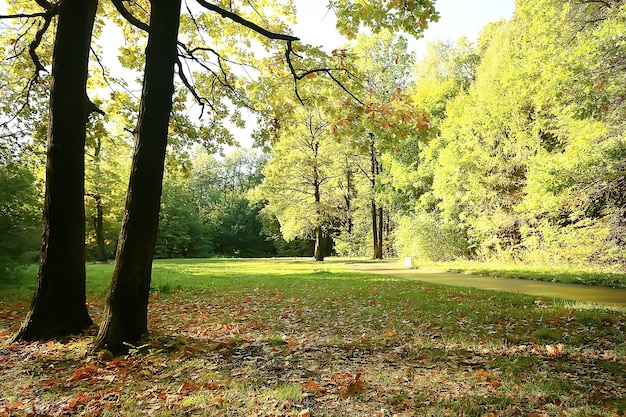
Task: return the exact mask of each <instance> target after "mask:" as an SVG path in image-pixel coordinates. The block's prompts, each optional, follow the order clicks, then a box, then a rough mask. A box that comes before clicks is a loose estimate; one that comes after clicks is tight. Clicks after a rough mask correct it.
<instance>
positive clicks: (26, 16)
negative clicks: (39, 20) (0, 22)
mask: <svg viewBox="0 0 626 417" xmlns="http://www.w3.org/2000/svg"><path fill="white" fill-rule="evenodd" d="M47 14H48V12H39V13H17V14H6V15H0V19H31V18H34V17H44V18H45V17H46V16H47Z"/></svg>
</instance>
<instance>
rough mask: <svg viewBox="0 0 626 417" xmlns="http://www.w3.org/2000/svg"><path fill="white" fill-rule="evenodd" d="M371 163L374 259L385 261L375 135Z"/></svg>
mask: <svg viewBox="0 0 626 417" xmlns="http://www.w3.org/2000/svg"><path fill="white" fill-rule="evenodd" d="M370 162H371V167H370V170H371V172H370V175H371V178H370V183H371V187H372V189H371V192H372V209H371V213H372V242H373V249H374V254H373V256H372V258H373V259H383V242H382V224H381V223H380V222H379V218H380V217H382V216H380V212H379V209H378V208H377V207H376V177H377V176H378V174H379V172H380V170H379V163H378V157H377V152H376V145H375V141H374V134H373V133H370ZM381 210H382V209H381Z"/></svg>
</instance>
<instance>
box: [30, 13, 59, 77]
mask: <svg viewBox="0 0 626 417" xmlns="http://www.w3.org/2000/svg"><path fill="white" fill-rule="evenodd" d="M58 13H59V11H58V8H57V7H56V6H51V8H50V9H49V10H48V11H47V12H46V13H45V15H44V16H43V18H44V21H43V25H42V26H40V27H39V30H37V33H36V34H35V39H33V41H32V42H31V43H30V45H28V54H29V55H30V59H31V60H32V61H33V64H34V65H35V74H36V76H39V73H40V72H42V71H43V72H46V68H45V67H44V66H43V64H42V63H41V61H40V60H39V57H38V56H37V48H38V47H39V45H40V44H41V41H42V39H43V35H45V33H46V31H47V30H48V28H49V27H50V24H51V23H52V18H53V17H54V16H56V15H57V14H58Z"/></svg>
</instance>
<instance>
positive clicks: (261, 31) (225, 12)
mask: <svg viewBox="0 0 626 417" xmlns="http://www.w3.org/2000/svg"><path fill="white" fill-rule="evenodd" d="M118 1H119V0H118ZM196 1H197V2H198V4H200V5H201V6H202V7H204V8H206V9H208V10H211V11H213V12H216V13H217V14H219V15H220V16H222V17H223V18H227V19H230V20H232V21H233V22H235V23H239V24H240V25H243V26H245V27H247V28H248V29H252V30H253V31H255V32H257V33H258V34H260V35H263V36H265V37H266V38H269V39H275V40H279V41H298V40H300V39H299V38H297V37H295V36H292V35H286V34H282V33H275V32H271V31H269V30H267V29H264V28H262V27H261V26H259V25H257V24H256V23H253V22H251V21H249V20H247V19H244V18H243V17H241V16H239V15H238V14H236V13H233V12H230V11H228V10H225V9H222V8H221V7H219V6H216V5H215V4H211V3H209V2H207V1H205V0H196Z"/></svg>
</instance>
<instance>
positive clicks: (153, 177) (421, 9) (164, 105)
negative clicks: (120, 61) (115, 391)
mask: <svg viewBox="0 0 626 417" xmlns="http://www.w3.org/2000/svg"><path fill="white" fill-rule="evenodd" d="M165 3H167V2H165ZM172 3H175V2H172ZM198 3H199V4H200V5H201V6H202V7H204V8H206V9H208V10H210V11H211V12H214V13H217V14H218V15H220V16H221V17H223V18H226V19H229V20H232V21H234V22H235V23H237V24H239V25H241V26H244V27H246V28H248V29H250V30H251V31H252V32H254V33H256V34H257V36H260V37H262V38H265V39H264V40H265V42H267V41H268V40H270V39H272V40H280V41H283V42H285V43H286V45H287V47H286V54H285V59H286V60H287V65H288V66H289V68H290V70H291V72H292V74H293V77H294V79H295V80H299V79H302V78H304V77H305V76H307V75H308V74H310V73H311V72H326V73H328V72H330V70H328V69H321V70H320V69H315V70H314V71H309V72H308V74H307V72H306V71H305V72H304V74H302V73H298V71H297V70H296V68H295V67H294V63H293V57H294V56H297V55H295V54H294V50H293V42H295V41H297V38H296V37H294V36H291V35H284V34H280V33H275V32H271V31H269V30H266V29H263V28H262V27H261V26H259V25H258V24H256V23H254V22H253V21H251V20H248V19H245V18H243V17H242V16H240V15H238V14H237V13H236V11H235V10H237V9H236V8H234V9H232V10H227V9H223V8H221V7H219V6H216V5H214V4H211V3H208V2H206V1H204V0H198ZM114 4H115V5H116V7H117V9H118V10H119V11H120V13H121V14H123V15H124V16H125V17H126V18H128V19H129V20H131V21H132V22H133V23H134V24H136V26H139V27H142V28H143V29H147V30H148V31H149V38H148V48H147V49H146V69H145V73H144V89H143V93H142V104H141V106H142V107H141V110H140V118H139V123H138V132H137V140H136V151H135V156H134V159H133V168H132V170H131V182H130V184H129V195H128V199H127V210H126V215H125V221H124V225H123V227H122V232H121V234H120V242H119V249H118V254H119V255H118V259H117V260H116V266H115V271H114V276H113V281H112V285H111V289H110V292H109V297H108V302H107V308H106V310H105V321H104V323H103V325H102V326H101V328H100V333H99V335H98V341H97V346H98V347H107V348H109V349H110V350H112V351H119V350H120V349H121V348H122V347H123V345H124V342H128V343H133V342H135V341H137V340H138V339H139V338H141V337H142V336H143V335H145V334H146V333H147V301H148V292H149V285H150V266H151V257H152V252H153V250H154V239H155V238H156V231H157V223H158V213H159V204H158V200H159V198H160V195H161V179H162V175H163V162H161V161H162V160H164V157H165V149H166V144H167V122H168V121H169V112H170V110H171V103H172V98H171V96H172V92H173V76H174V64H178V67H179V75H180V78H181V81H182V82H183V84H185V85H186V86H188V87H190V90H191V91H192V94H193V95H194V97H195V98H196V99H197V101H198V102H199V103H200V104H201V105H206V104H209V105H211V102H210V101H208V100H207V99H206V98H203V97H201V96H200V95H199V94H198V92H197V91H196V90H195V89H193V87H192V86H191V84H190V82H189V78H188V77H187V75H186V74H185V71H184V69H183V67H182V65H181V64H180V62H179V61H178V60H177V56H176V48H177V46H180V47H181V48H182V49H183V51H184V52H185V54H186V56H187V57H188V58H190V59H192V60H194V61H195V62H197V63H198V64H199V65H200V66H201V67H202V68H203V69H204V70H207V71H208V72H209V73H212V74H213V77H209V86H208V87H209V88H208V90H209V91H210V92H211V93H213V94H214V93H217V94H219V93H225V92H227V91H230V92H233V91H234V90H236V89H233V84H234V83H231V82H230V81H231V76H230V75H229V74H228V72H227V71H225V70H224V68H225V67H224V65H225V61H224V59H223V58H222V56H221V55H220V54H219V53H215V50H214V49H212V48H210V47H199V48H197V49H192V48H188V47H186V46H185V44H184V43H177V41H178V39H177V36H178V25H179V14H180V10H179V8H180V5H179V4H171V3H168V4H164V1H163V0H153V1H152V2H151V10H150V21H151V24H150V25H149V26H146V25H145V24H143V23H141V21H140V20H138V19H136V18H134V17H133V16H132V15H130V14H129V13H128V12H127V10H126V9H125V8H124V5H123V4H122V2H121V1H117V0H116V1H114ZM166 6H167V7H166ZM232 6H233V5H232V3H231V7H232ZM340 6H342V10H343V7H344V6H345V5H343V4H340ZM398 6H399V5H395V6H387V5H385V7H381V5H374V6H373V9H380V10H383V11H384V12H385V13H384V16H385V19H379V25H380V27H387V26H395V25H402V28H403V29H405V30H407V31H408V32H410V33H419V32H420V31H421V30H423V28H425V26H426V25H427V23H428V20H429V19H430V18H436V13H435V11H434V7H433V5H432V3H431V2H430V1H422V2H419V3H417V4H414V5H413V6H414V7H398ZM161 8H162V9H163V10H166V12H165V13H164V15H167V14H168V13H169V14H170V16H169V20H168V19H167V18H166V16H164V15H160V13H161V12H162V10H161ZM370 9H371V8H365V9H362V10H353V11H350V12H347V13H344V14H342V16H341V17H340V21H343V22H345V21H346V19H347V20H348V21H350V22H351V23H352V24H354V23H356V24H357V25H358V24H360V23H361V22H364V23H366V24H367V23H370V24H371V23H372V15H371V14H370V12H371V11H372V10H370ZM252 11H253V14H254V15H255V16H256V17H255V19H257V18H258V15H259V8H255V7H252ZM395 11H398V12H399V13H397V14H396V13H394V12H395ZM155 15H159V16H158V17H155ZM172 15H173V16H172ZM378 15H379V16H380V13H378ZM205 16H206V15H205ZM416 18H417V20H415V19H416ZM153 19H163V21H160V20H159V23H158V25H157V22H156V21H153ZM207 22H209V27H210V26H211V24H210V22H211V21H210V20H205V19H204V18H201V19H195V18H194V17H192V18H191V23H192V24H193V25H194V26H195V27H196V28H198V29H199V28H200V27H201V26H202V25H204V24H205V23H207ZM415 22H417V25H415ZM153 23H154V24H153ZM279 23H280V22H279ZM409 23H410V24H409ZM161 25H163V26H161ZM373 26H374V30H375V31H378V29H379V28H378V27H376V25H373ZM280 27H283V25H282V24H281V25H280ZM231 33H232V32H231ZM161 36H163V38H161ZM160 43H162V44H161V45H159V44H160ZM155 44H156V46H155ZM157 50H158V54H159V55H160V56H159V57H155V56H153V55H156V54H157ZM196 52H199V53H201V54H205V55H206V54H210V55H213V56H216V57H217V61H218V62H217V65H218V68H219V69H218V70H217V71H212V70H211V67H209V66H208V65H203V64H202V62H201V61H200V60H199V59H198V57H197V55H196ZM152 60H154V61H155V63H158V64H159V66H158V68H157V67H155V66H153V64H152V63H151V61H152ZM170 64H171V65H170ZM148 87H149V88H148ZM153 94H154V96H153ZM234 95H236V94H233V96H234ZM218 103H219V101H218ZM152 108H154V109H156V113H155V119H154V120H150V121H148V115H149V114H150V113H151V112H150V111H149V109H152ZM164 110H167V112H164ZM142 112H143V113H142ZM150 117H152V116H150ZM144 129H145V131H144ZM148 131H151V132H152V134H153V135H154V136H153V137H151V138H150V140H151V141H154V142H156V143H155V144H154V145H155V146H154V147H153V146H152V144H150V145H147V144H146V143H145V141H146V139H145V138H147V137H148V136H147V135H146V133H148ZM148 147H149V148H150V149H147V148H148ZM161 153H162V154H163V155H161ZM143 155H146V156H147V158H146V159H145V160H144V159H143V158H144V157H143ZM144 162H145V163H146V164H145V165H143V164H144ZM139 195H142V196H144V197H146V200H145V202H140V201H139V200H140V199H138V198H137V197H138V196H139ZM135 222H136V223H135ZM135 227H137V229H135Z"/></svg>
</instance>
